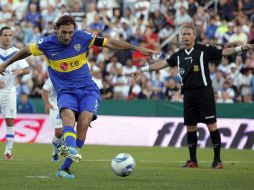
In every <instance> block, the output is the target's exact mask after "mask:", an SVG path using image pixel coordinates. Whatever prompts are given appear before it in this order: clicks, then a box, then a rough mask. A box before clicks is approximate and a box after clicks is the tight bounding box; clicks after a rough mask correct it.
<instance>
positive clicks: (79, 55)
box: [30, 30, 106, 93]
mask: <svg viewBox="0 0 254 190" xmlns="http://www.w3.org/2000/svg"><path fill="white" fill-rule="evenodd" d="M95 39H96V36H95V35H93V34H91V33H88V32H85V31H80V30H76V31H75V32H74V35H73V38H72V40H71V42H70V43H69V44H67V45H66V44H62V43H61V42H60V41H59V40H58V38H57V35H56V34H53V35H50V36H48V37H44V38H42V39H40V40H39V41H38V42H37V43H33V44H31V45H30V51H31V53H32V55H35V56H36V55H45V56H46V57H47V64H48V72H49V76H50V78H51V81H52V83H53V85H54V88H55V89H56V91H57V93H59V92H61V91H71V90H73V89H75V88H82V87H87V86H90V85H95V83H94V82H93V81H92V76H91V73H90V71H89V67H88V65H87V62H88V60H87V53H88V50H89V49H90V48H91V47H92V46H93V45H94V41H95ZM103 40H104V41H103V44H102V46H103V45H105V44H106V38H104V39H103Z"/></svg>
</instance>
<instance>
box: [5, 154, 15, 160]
mask: <svg viewBox="0 0 254 190" xmlns="http://www.w3.org/2000/svg"><path fill="white" fill-rule="evenodd" d="M4 159H5V160H12V159H13V157H12V154H11V153H6V154H4Z"/></svg>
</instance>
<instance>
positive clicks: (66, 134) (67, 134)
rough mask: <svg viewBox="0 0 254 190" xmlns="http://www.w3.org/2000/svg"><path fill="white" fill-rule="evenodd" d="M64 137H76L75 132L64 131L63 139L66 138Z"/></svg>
mask: <svg viewBox="0 0 254 190" xmlns="http://www.w3.org/2000/svg"><path fill="white" fill-rule="evenodd" d="M66 137H73V138H74V139H76V134H75V133H71V132H66V133H64V139H66Z"/></svg>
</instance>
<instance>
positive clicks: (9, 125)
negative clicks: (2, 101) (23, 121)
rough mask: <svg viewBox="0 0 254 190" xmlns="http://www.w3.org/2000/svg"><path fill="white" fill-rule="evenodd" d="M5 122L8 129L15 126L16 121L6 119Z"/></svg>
mask: <svg viewBox="0 0 254 190" xmlns="http://www.w3.org/2000/svg"><path fill="white" fill-rule="evenodd" d="M5 122H6V125H7V126H8V127H11V126H14V121H13V119H12V118H6V119H5Z"/></svg>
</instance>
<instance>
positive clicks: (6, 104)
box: [0, 92, 17, 118]
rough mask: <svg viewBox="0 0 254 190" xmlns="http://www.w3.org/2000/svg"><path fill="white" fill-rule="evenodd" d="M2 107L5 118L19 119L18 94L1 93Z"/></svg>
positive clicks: (0, 104) (0, 102)
mask: <svg viewBox="0 0 254 190" xmlns="http://www.w3.org/2000/svg"><path fill="white" fill-rule="evenodd" d="M0 107H1V113H2V114H3V116H4V118H16V117H17V97H16V92H14V93H13V92H12V93H2V92H1V93H0Z"/></svg>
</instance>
